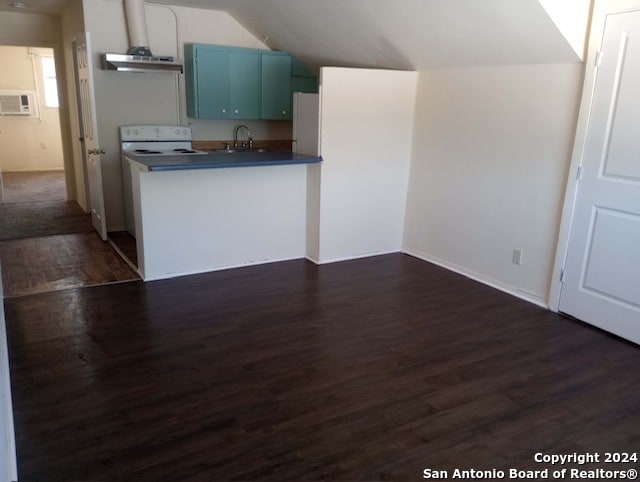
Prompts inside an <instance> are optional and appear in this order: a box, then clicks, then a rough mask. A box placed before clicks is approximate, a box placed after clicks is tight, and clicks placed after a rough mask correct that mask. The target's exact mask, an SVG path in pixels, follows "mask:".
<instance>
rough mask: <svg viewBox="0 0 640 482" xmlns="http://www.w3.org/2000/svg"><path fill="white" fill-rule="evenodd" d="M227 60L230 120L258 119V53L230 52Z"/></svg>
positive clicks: (251, 51) (249, 51) (254, 51)
mask: <svg viewBox="0 0 640 482" xmlns="http://www.w3.org/2000/svg"><path fill="white" fill-rule="evenodd" d="M228 59H229V68H228V75H229V85H230V87H229V104H230V114H229V118H230V119H259V118H260V53H259V52H258V51H256V50H240V49H238V50H232V51H229V53H228Z"/></svg>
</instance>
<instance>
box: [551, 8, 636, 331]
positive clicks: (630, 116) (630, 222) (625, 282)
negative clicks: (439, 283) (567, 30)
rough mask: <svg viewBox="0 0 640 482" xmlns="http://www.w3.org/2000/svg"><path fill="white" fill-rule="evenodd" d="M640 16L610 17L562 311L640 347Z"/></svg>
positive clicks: (598, 74) (576, 207)
mask: <svg viewBox="0 0 640 482" xmlns="http://www.w3.org/2000/svg"><path fill="white" fill-rule="evenodd" d="M639 126H640V11H637V12H628V13H619V14H613V15H608V16H607V19H606V23H605V29H604V37H603V39H602V47H601V53H600V65H599V67H598V70H597V72H596V83H595V88H594V95H593V101H592V105H591V116H590V120H589V127H588V130H587V137H586V141H585V147H584V155H583V159H582V178H581V180H580V182H579V184H578V192H577V197H576V203H575V210H574V216H573V222H572V227H571V233H570V238H569V248H568V253H567V260H566V263H565V270H564V278H563V284H562V290H561V294H560V311H562V312H565V313H567V314H570V315H572V316H574V317H576V318H578V319H580V320H583V321H586V322H588V323H590V324H593V325H595V326H598V327H600V328H602V329H603V330H607V331H609V332H611V333H615V334H617V335H619V336H621V337H623V338H626V339H628V340H631V341H633V342H635V343H639V344H640V127H639Z"/></svg>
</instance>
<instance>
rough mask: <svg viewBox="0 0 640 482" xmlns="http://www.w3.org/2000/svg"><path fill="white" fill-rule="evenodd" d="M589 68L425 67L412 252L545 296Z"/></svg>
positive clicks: (411, 206) (413, 184)
mask: <svg viewBox="0 0 640 482" xmlns="http://www.w3.org/2000/svg"><path fill="white" fill-rule="evenodd" d="M582 71H583V69H582V66H581V65H580V64H553V65H528V66H509V67H481V68H467V69H450V70H440V71H429V72H421V73H420V81H419V87H418V100H417V107H416V120H415V130H414V138H413V139H414V140H413V157H412V163H411V175H410V184H409V195H408V203H407V217H406V226H405V239H404V249H405V251H406V252H408V253H411V254H414V255H416V256H419V257H422V258H425V259H428V260H431V261H435V262H437V263H440V264H442V265H444V266H446V267H449V268H452V269H454V270H457V271H460V272H463V273H465V274H468V275H470V276H473V277H476V278H478V279H480V280H482V281H484V282H487V283H490V284H493V285H494V286H496V287H499V288H502V289H505V290H507V291H511V292H513V293H515V294H517V295H519V296H521V297H524V298H527V299H529V300H531V301H534V302H537V303H540V304H546V301H547V296H548V290H549V282H550V276H551V269H552V264H553V256H554V253H555V248H556V237H557V231H558V225H559V221H560V210H561V203H562V199H563V195H564V186H565V183H566V179H567V171H568V166H569V161H570V155H571V147H572V142H573V136H574V129H575V124H576V119H577V109H578V101H579V98H580V92H581V87H582ZM513 249H521V250H522V251H523V256H522V264H521V265H515V264H513V263H512V250H513Z"/></svg>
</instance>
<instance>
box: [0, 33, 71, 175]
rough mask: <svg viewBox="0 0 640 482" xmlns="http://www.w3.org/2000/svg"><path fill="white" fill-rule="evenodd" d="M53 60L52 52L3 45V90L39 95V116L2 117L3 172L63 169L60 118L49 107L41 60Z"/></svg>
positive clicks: (0, 164)
mask: <svg viewBox="0 0 640 482" xmlns="http://www.w3.org/2000/svg"><path fill="white" fill-rule="evenodd" d="M46 56H49V57H52V56H53V49H47V48H28V47H7V46H0V65H3V66H5V67H6V68H5V69H3V75H2V77H1V78H0V90H18V91H20V90H28V91H34V92H36V93H37V95H36V96H35V99H34V100H35V101H36V103H37V104H38V105H37V111H38V112H37V116H36V117H19V116H0V169H2V171H3V172H11V171H47V170H59V169H64V158H63V155H62V138H61V132H60V115H59V112H58V109H57V108H52V107H46V106H45V98H44V87H43V78H42V64H41V57H46Z"/></svg>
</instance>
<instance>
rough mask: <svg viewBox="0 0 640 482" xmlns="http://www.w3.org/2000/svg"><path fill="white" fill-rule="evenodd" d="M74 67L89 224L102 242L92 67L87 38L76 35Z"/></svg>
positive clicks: (103, 230)
mask: <svg viewBox="0 0 640 482" xmlns="http://www.w3.org/2000/svg"><path fill="white" fill-rule="evenodd" d="M74 45H75V48H74V49H73V54H74V55H75V59H74V66H75V67H76V81H77V83H78V92H79V94H80V95H79V99H78V102H79V103H80V109H79V112H80V117H81V119H80V124H81V127H82V133H83V138H84V139H83V142H82V144H83V147H84V149H85V152H84V157H85V160H86V163H87V165H86V166H85V169H86V173H87V180H88V184H89V185H88V186H87V187H88V189H89V203H90V209H91V222H92V224H93V227H94V228H95V229H96V231H98V233H99V234H100V237H101V238H102V239H103V240H104V241H106V239H107V224H106V219H105V215H104V195H103V187H102V165H101V162H100V154H101V153H104V152H103V151H102V150H101V149H100V148H99V147H98V146H99V140H98V132H97V118H96V112H95V99H94V97H93V67H92V62H91V49H90V48H89V34H88V33H84V34H78V35H77V36H76V37H75V38H74Z"/></svg>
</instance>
